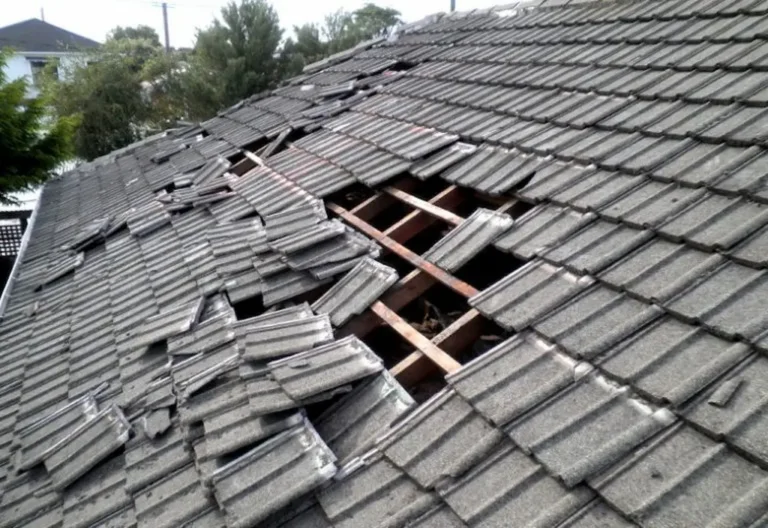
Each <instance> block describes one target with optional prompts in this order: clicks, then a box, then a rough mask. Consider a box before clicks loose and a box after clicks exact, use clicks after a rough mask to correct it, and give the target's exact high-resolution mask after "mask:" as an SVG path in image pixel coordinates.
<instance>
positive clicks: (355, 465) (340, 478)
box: [317, 451, 437, 528]
mask: <svg viewBox="0 0 768 528" xmlns="http://www.w3.org/2000/svg"><path fill="white" fill-rule="evenodd" d="M317 498H318V501H319V502H320V506H321V507H322V508H323V511H325V514H326V515H327V516H328V518H329V519H330V520H331V522H332V523H333V526H334V527H336V528H353V527H357V526H371V527H374V526H375V527H383V526H402V525H404V524H406V523H407V522H408V521H412V520H415V519H417V518H418V517H420V516H421V515H422V514H424V513H426V512H427V511H429V510H431V509H432V508H433V507H434V506H435V505H436V502H437V498H436V497H435V496H433V495H431V494H429V493H427V492H425V491H423V490H422V489H420V488H419V486H418V485H417V484H416V483H415V482H413V481H412V480H411V479H410V478H408V476H407V475H406V474H405V473H404V472H403V471H402V470H400V469H398V468H397V467H396V466H394V465H392V463H391V462H389V461H388V460H387V459H386V458H384V457H383V456H382V455H381V454H380V453H379V452H377V451H371V452H369V453H367V454H366V455H365V456H364V457H361V458H356V459H354V460H352V461H351V462H349V464H347V465H346V466H344V467H343V468H341V471H340V472H339V475H337V478H336V481H335V482H334V483H333V484H332V485H331V486H329V487H327V488H325V489H324V490H322V491H320V492H319V493H318V494H317Z"/></svg>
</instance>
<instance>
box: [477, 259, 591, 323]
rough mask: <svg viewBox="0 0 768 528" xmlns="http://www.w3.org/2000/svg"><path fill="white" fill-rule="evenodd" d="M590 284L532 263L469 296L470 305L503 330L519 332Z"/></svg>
mask: <svg viewBox="0 0 768 528" xmlns="http://www.w3.org/2000/svg"><path fill="white" fill-rule="evenodd" d="M592 282H593V281H592V279H591V278H589V277H579V276H577V275H574V274H572V273H570V272H568V271H566V270H565V269H563V268H558V267H555V266H553V265H551V264H547V263H546V262H543V261H540V260H534V261H533V262H531V263H529V264H526V265H525V266H523V267H522V268H520V269H518V270H517V271H515V272H513V273H512V274H510V275H508V276H507V277H505V278H503V279H501V280H500V281H499V282H497V283H496V284H494V285H492V286H490V287H489V288H487V289H486V290H483V291H482V292H480V293H478V294H477V295H475V296H474V297H472V298H471V299H470V300H469V304H470V305H471V306H472V307H474V308H476V309H477V310H478V311H479V312H481V313H482V314H483V315H486V316H487V317H489V318H491V319H493V320H494V321H496V322H497V323H498V324H500V325H501V326H503V327H504V328H507V329H515V330H518V331H519V330H522V329H524V328H526V327H527V326H529V325H530V324H531V323H533V322H534V321H536V320H537V319H539V318H540V317H542V316H544V315H546V314H547V313H548V312H550V311H551V310H553V309H554V308H556V307H557V306H559V305H561V304H562V303H563V302H565V301H566V300H568V299H569V298H571V297H573V296H574V295H576V294H577V293H578V292H580V291H582V290H583V289H585V288H586V287H588V286H589V285H590V284H592Z"/></svg>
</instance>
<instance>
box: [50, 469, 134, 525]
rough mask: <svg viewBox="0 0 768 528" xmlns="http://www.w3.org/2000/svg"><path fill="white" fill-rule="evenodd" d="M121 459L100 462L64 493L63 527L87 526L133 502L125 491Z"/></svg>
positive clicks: (95, 523)
mask: <svg viewBox="0 0 768 528" xmlns="http://www.w3.org/2000/svg"><path fill="white" fill-rule="evenodd" d="M123 466H124V460H123V458H122V457H121V456H120V457H117V458H115V459H113V460H111V461H110V462H108V463H106V464H104V465H102V466H101V467H99V468H97V469H96V470H94V471H93V472H92V473H90V474H89V475H88V479H83V480H81V481H80V482H78V483H77V484H75V485H74V486H72V487H71V488H70V489H68V490H67V491H66V492H65V493H64V523H63V526H64V527H66V528H89V527H91V526H94V525H99V524H100V523H101V522H102V521H103V520H104V518H106V517H109V516H110V515H112V514H114V513H116V512H118V511H120V510H123V509H125V508H127V507H129V506H131V504H132V500H131V495H130V494H129V493H128V492H127V491H126V490H125V488H124V485H125V469H124V467H123Z"/></svg>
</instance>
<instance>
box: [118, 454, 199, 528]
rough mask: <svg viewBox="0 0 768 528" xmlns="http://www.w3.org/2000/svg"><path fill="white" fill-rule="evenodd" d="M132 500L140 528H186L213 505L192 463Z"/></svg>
mask: <svg viewBox="0 0 768 528" xmlns="http://www.w3.org/2000/svg"><path fill="white" fill-rule="evenodd" d="M133 500H134V503H135V505H136V520H137V521H138V526H139V527H140V528H143V527H150V526H153V527H157V528H166V527H167V528H172V527H177V526H183V525H184V523H186V522H188V521H191V520H193V519H195V518H196V517H198V516H199V515H201V514H202V513H204V512H205V511H207V510H208V509H209V508H210V507H211V506H212V505H213V503H212V501H211V499H209V498H208V495H207V493H206V492H205V490H204V488H203V486H202V484H201V482H200V478H199V476H198V474H197V470H196V469H195V466H194V465H193V464H189V465H187V466H184V467H182V468H181V469H178V470H176V471H174V472H173V473H169V474H166V475H165V476H164V477H163V478H162V479H160V480H158V481H156V482H154V483H153V484H151V485H149V486H147V487H146V488H144V489H143V490H142V491H141V492H139V493H136V494H134V497H133Z"/></svg>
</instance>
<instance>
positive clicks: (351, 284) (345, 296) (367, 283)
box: [312, 258, 398, 327]
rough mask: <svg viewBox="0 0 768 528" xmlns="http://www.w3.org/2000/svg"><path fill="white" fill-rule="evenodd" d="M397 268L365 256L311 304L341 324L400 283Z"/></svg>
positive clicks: (332, 321)
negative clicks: (396, 283)
mask: <svg viewBox="0 0 768 528" xmlns="http://www.w3.org/2000/svg"><path fill="white" fill-rule="evenodd" d="M397 279H398V275H397V271H395V270H394V269H393V268H390V267H389V266H385V265H383V264H380V263H378V262H376V261H375V260H373V259H370V258H364V259H363V260H362V261H361V262H360V263H359V264H357V266H355V267H354V268H353V269H352V270H351V271H350V272H349V273H347V274H346V275H345V276H344V277H342V278H341V279H340V280H339V281H338V282H337V283H336V284H334V285H333V287H331V289H329V290H328V291H327V292H326V293H325V294H324V295H323V296H322V297H320V298H319V299H318V300H317V301H315V303H314V304H313V305H312V310H313V311H315V312H316V313H322V314H328V316H329V317H330V321H331V323H333V325H334V326H336V327H339V326H341V325H343V324H344V323H345V322H347V321H348V320H349V319H350V318H351V317H352V316H353V315H357V314H360V313H362V312H363V310H365V309H366V308H368V307H369V306H370V305H371V304H373V303H374V302H375V301H376V300H377V299H378V298H379V297H380V296H381V295H382V294H383V293H384V292H385V291H387V289H389V288H390V287H391V286H392V285H393V284H394V283H395V282H397Z"/></svg>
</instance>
